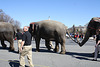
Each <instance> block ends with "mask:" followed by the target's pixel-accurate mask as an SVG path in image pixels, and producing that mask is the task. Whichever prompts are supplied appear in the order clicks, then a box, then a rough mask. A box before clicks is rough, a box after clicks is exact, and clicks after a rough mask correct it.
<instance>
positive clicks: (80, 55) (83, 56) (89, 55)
mask: <svg viewBox="0 0 100 67" xmlns="http://www.w3.org/2000/svg"><path fill="white" fill-rule="evenodd" d="M66 55H70V56H72V57H74V58H76V59H80V60H90V61H92V59H90V58H93V54H92V53H77V52H66ZM98 58H100V54H99V55H98ZM98 62H100V61H98Z"/></svg>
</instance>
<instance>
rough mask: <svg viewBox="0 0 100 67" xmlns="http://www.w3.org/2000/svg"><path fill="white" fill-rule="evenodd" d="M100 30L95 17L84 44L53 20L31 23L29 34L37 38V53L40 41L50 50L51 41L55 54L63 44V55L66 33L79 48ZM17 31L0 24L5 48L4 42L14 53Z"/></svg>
mask: <svg viewBox="0 0 100 67" xmlns="http://www.w3.org/2000/svg"><path fill="white" fill-rule="evenodd" d="M98 28H100V18H99V17H93V18H92V19H91V20H90V22H89V23H88V26H87V31H86V34H85V37H84V39H83V40H82V42H79V41H77V42H76V41H75V40H74V39H73V38H72V37H71V36H70V34H69V32H68V30H67V27H66V26H65V25H64V24H63V23H61V22H58V21H53V20H43V21H39V22H32V23H30V27H29V32H30V33H31V34H32V36H33V37H34V38H35V43H36V51H39V45H40V40H41V38H42V39H45V45H46V47H47V48H48V50H50V41H55V49H54V52H58V51H59V44H61V52H60V53H61V54H65V53H66V49H65V41H66V33H68V35H69V37H70V38H71V39H72V40H73V41H74V42H75V43H77V44H79V46H83V45H84V44H85V43H86V42H87V41H88V39H89V37H91V36H92V35H96V30H97V29H98ZM14 36H15V30H14V27H13V25H12V24H10V23H6V22H0V40H1V45H2V47H3V48H6V47H7V46H6V44H5V43H4V41H5V40H6V41H8V42H9V43H10V47H9V50H11V51H14V41H13V38H14Z"/></svg>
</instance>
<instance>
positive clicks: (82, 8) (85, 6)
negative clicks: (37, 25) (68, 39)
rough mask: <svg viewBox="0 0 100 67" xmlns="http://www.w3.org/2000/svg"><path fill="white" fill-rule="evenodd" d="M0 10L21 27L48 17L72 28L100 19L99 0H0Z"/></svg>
mask: <svg viewBox="0 0 100 67" xmlns="http://www.w3.org/2000/svg"><path fill="white" fill-rule="evenodd" d="M0 9H2V10H3V11H4V12H5V13H6V14H8V15H9V16H11V17H12V18H13V19H14V20H18V21H19V22H20V23H21V27H23V26H29V23H31V22H37V21H41V20H47V19H48V17H49V16H50V19H51V20H56V21H60V22H62V23H63V24H65V25H66V26H68V27H72V26H73V24H74V25H75V26H78V25H82V26H83V25H85V24H87V23H88V22H89V21H90V19H91V18H92V17H100V0H0Z"/></svg>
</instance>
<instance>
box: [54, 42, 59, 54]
mask: <svg viewBox="0 0 100 67" xmlns="http://www.w3.org/2000/svg"><path fill="white" fill-rule="evenodd" d="M58 51H59V43H58V42H56V45H55V49H54V52H56V53H57V52H58Z"/></svg>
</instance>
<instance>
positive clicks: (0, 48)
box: [0, 47, 19, 54]
mask: <svg viewBox="0 0 100 67" xmlns="http://www.w3.org/2000/svg"><path fill="white" fill-rule="evenodd" d="M0 50H8V51H9V52H12V53H17V54H19V53H18V51H10V50H9V48H8V47H6V48H3V47H0Z"/></svg>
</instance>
